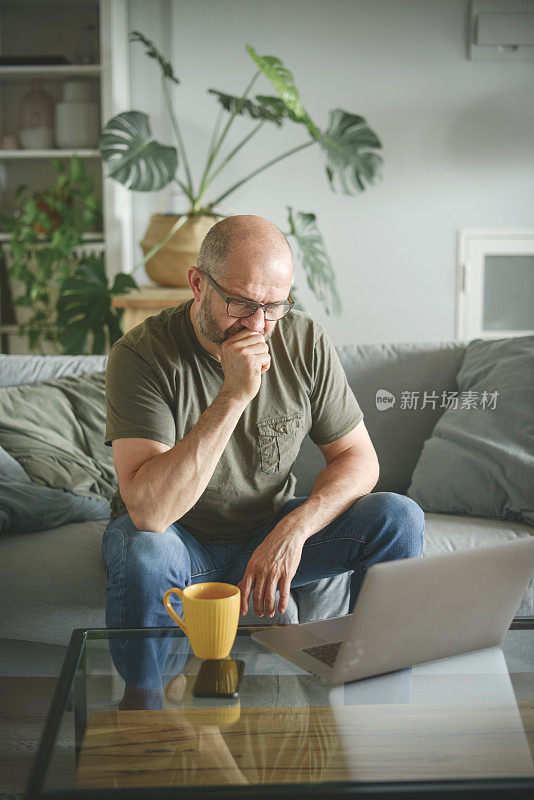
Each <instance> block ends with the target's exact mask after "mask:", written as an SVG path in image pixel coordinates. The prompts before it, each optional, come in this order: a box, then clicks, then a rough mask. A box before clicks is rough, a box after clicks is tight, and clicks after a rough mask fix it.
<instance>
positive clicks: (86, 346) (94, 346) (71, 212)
mask: <svg viewBox="0 0 534 800" xmlns="http://www.w3.org/2000/svg"><path fill="white" fill-rule="evenodd" d="M52 165H53V167H54V169H55V171H56V180H55V183H54V185H53V186H49V187H47V188H46V189H44V190H43V191H41V192H32V191H30V190H29V188H28V187H27V186H26V185H23V186H20V187H19V188H18V190H17V194H16V198H15V203H16V206H17V210H16V212H15V213H14V214H13V215H12V216H9V215H7V214H1V215H0V224H2V225H3V226H4V227H5V228H6V229H7V230H8V231H10V232H11V238H10V241H9V256H8V271H9V274H10V276H11V277H12V278H13V279H14V281H15V282H16V283H15V285H16V286H17V287H18V292H15V293H14V300H13V302H14V303H15V305H17V306H21V307H24V308H27V309H28V312H29V313H28V314H27V319H26V320H25V321H24V322H22V323H21V324H20V325H19V335H21V336H24V337H26V338H27V342H28V347H29V349H30V350H31V351H34V350H37V351H40V352H43V351H44V344H45V342H48V343H50V344H52V345H53V347H54V349H56V350H57V352H58V353H74V352H79V353H85V352H93V353H101V352H104V349H102V348H103V347H105V346H108V345H110V344H112V343H113V341H115V339H116V338H118V337H117V333H118V332H119V335H120V319H121V314H120V313H119V312H118V311H117V310H115V309H112V308H111V307H110V306H109V315H111V316H109V315H108V316H107V317H106V321H105V324H104V330H103V331H102V332H98V331H96V329H95V328H94V325H93V321H94V313H95V312H94V308H93V305H92V304H93V302H94V301H95V299H96V298H95V296H94V287H95V282H96V284H98V285H99V287H100V295H99V301H98V302H99V307H100V306H101V304H102V303H103V302H104V299H103V298H104V288H103V286H102V280H104V284H105V287H106V288H105V292H106V293H107V298H108V300H110V298H111V297H112V295H113V294H118V293H122V292H124V291H127V290H129V288H131V287H135V286H136V283H135V281H134V280H133V278H131V276H129V275H122V277H121V276H117V278H116V279H115V283H114V284H113V287H111V288H109V289H108V288H107V279H106V278H105V267H104V260H103V256H101V255H88V253H87V252H85V251H84V247H85V248H86V249H87V247H88V243H87V242H85V241H84V234H85V233H91V232H97V231H99V230H100V229H101V227H102V212H101V208H100V203H99V201H98V198H97V197H96V195H95V193H94V190H93V182H92V180H91V178H89V177H88V176H87V175H86V172H85V168H84V165H83V162H82V160H81V159H80V158H78V157H77V156H72V158H71V159H70V162H69V163H68V164H67V165H65V164H64V163H63V162H61V161H59V160H58V159H53V160H52ZM71 279H76V280H77V281H78V286H79V287H80V285H81V283H84V285H85V286H86V287H89V288H91V290H92V291H93V294H91V292H87V293H83V292H82V293H81V296H80V302H79V305H78V316H77V319H76V321H77V323H78V325H77V330H78V331H80V330H81V328H82V321H84V320H85V322H84V324H85V325H86V326H87V327H88V330H91V331H93V332H92V335H91V336H90V337H89V336H87V335H85V336H84V337H83V341H82V338H80V337H79V338H78V339H74V338H73V336H72V329H69V333H68V334H67V333H66V332H65V325H66V324H67V319H66V317H65V312H64V310H63V311H62V313H59V311H58V309H59V305H60V304H61V301H62V296H63V293H64V292H66V291H68V286H69V283H68V282H69V280H71ZM82 297H83V298H84V301H83V302H82ZM83 303H85V304H83ZM108 305H109V304H108ZM62 308H63V307H62ZM111 317H113V320H112V319H111ZM103 337H104V339H103ZM104 340H105V342H106V345H103V341H104ZM76 347H79V349H78V350H76Z"/></svg>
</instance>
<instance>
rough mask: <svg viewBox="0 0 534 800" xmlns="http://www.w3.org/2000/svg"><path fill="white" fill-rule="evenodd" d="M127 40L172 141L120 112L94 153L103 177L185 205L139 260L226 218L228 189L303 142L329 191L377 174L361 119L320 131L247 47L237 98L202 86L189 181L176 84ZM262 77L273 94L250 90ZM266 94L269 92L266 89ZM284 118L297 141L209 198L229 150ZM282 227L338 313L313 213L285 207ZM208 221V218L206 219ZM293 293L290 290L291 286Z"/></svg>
mask: <svg viewBox="0 0 534 800" xmlns="http://www.w3.org/2000/svg"><path fill="white" fill-rule="evenodd" d="M130 41H133V42H139V43H141V44H142V45H144V47H145V50H146V55H147V56H148V57H150V58H152V59H154V60H155V61H156V62H157V63H158V65H159V67H160V69H161V87H162V92H163V97H164V100H165V104H166V107H167V110H168V113H169V115H170V120H171V124H172V129H173V132H174V135H175V138H176V146H172V145H165V144H161V143H160V142H158V141H156V140H155V139H154V138H153V136H152V131H151V127H150V121H149V118H148V116H147V115H146V114H145V113H143V112H142V111H126V112H124V113H121V114H118V115H117V116H115V117H113V118H112V119H110V120H109V121H108V123H107V125H106V126H105V129H104V131H103V134H102V137H101V140H100V150H101V153H102V156H103V159H104V161H105V162H106V163H107V167H108V173H107V174H108V176H109V177H111V178H113V179H114V180H117V181H119V182H120V183H121V184H123V185H124V186H126V187H127V188H128V189H131V190H132V191H138V192H150V191H155V190H159V189H163V188H164V187H167V186H169V185H170V184H175V185H176V186H177V187H179V189H180V190H181V192H182V193H183V194H184V195H185V197H186V198H187V201H188V206H189V207H188V209H187V211H186V212H185V213H183V214H182V215H181V216H179V217H178V218H177V219H176V218H175V220H176V221H175V222H174V224H172V225H171V226H170V228H169V230H168V231H167V232H166V233H165V235H164V236H163V237H162V238H161V239H160V240H159V241H157V243H156V244H154V246H152V247H150V248H149V249H148V250H146V249H145V257H144V259H143V261H142V262H141V264H143V263H145V262H147V261H149V260H150V259H151V258H153V256H155V254H156V253H157V251H158V250H159V249H160V248H161V247H163V246H164V245H166V244H167V242H169V241H170V240H171V239H172V238H173V237H175V236H176V235H177V231H178V230H179V229H180V228H182V227H183V226H185V225H186V224H188V223H191V222H193V221H194V220H195V219H197V218H201V217H204V218H208V220H209V223H208V224H209V225H211V224H214V222H215V221H216V220H217V219H219V218H220V217H222V216H226V213H225V210H224V209H223V207H222V206H221V204H222V203H223V201H225V200H226V199H227V198H228V197H229V196H230V195H231V194H232V193H233V192H235V191H236V190H237V189H239V188H240V187H241V186H243V184H244V183H246V182H247V181H250V180H252V179H253V178H255V177H256V176H257V175H259V174H260V173H262V172H263V171H264V170H266V169H268V168H269V167H271V166H273V164H277V163H279V162H280V161H282V160H283V159H286V158H289V157H290V156H293V155H295V154H296V153H298V152H300V151H302V150H305V149H307V148H309V147H315V148H316V149H317V150H319V151H320V153H321V155H322V158H323V160H324V168H325V172H326V177H327V180H328V184H329V186H330V188H331V189H332V190H333V191H341V192H342V193H343V194H346V195H355V194H357V193H359V192H362V191H364V190H365V189H366V188H367V187H368V186H369V185H371V184H373V183H374V182H376V180H377V179H378V177H379V172H380V167H381V164H382V156H381V154H380V150H381V146H382V145H381V143H380V140H379V139H378V136H377V135H376V133H375V132H374V131H373V130H372V129H371V128H370V127H369V125H368V124H367V122H366V120H365V119H364V118H363V117H361V116H359V115H357V114H352V113H350V112H348V111H344V110H342V109H339V108H337V109H334V110H333V111H331V112H330V119H329V123H328V126H327V127H326V129H324V130H323V129H321V128H320V127H319V125H317V124H316V123H315V122H314V121H313V120H312V119H311V117H310V115H309V114H308V112H307V111H306V109H305V108H304V105H303V103H302V101H301V98H300V95H299V92H298V90H297V88H296V86H295V81H294V78H293V75H292V73H291V72H290V71H289V70H288V69H287V67H285V66H284V64H283V63H282V61H281V60H280V59H279V58H277V57H275V56H269V55H259V54H258V53H257V52H256V51H255V50H254V48H253V47H251V46H250V45H247V48H246V50H247V53H248V55H249V56H250V58H251V59H252V61H253V63H254V65H255V67H256V70H255V72H254V74H253V76H252V78H251V80H250V81H249V83H248V85H247V86H246V88H245V90H244V92H243V94H242V95H241V96H240V97H236V96H234V95H231V94H227V93H225V92H221V91H218V90H216V89H208V92H210V93H211V94H212V95H213V96H214V98H215V99H216V100H217V102H218V103H219V106H220V108H219V114H218V116H217V119H216V121H215V125H214V129H213V133H212V136H211V140H210V142H209V145H208V150H207V156H206V162H205V165H204V168H203V171H202V173H201V175H200V177H199V179H198V180H197V181H196V182H195V181H194V179H193V173H192V169H191V165H190V163H189V160H188V157H187V152H186V148H185V144H184V140H183V137H182V134H181V131H180V125H179V121H178V115H177V113H176V112H175V109H174V108H173V104H172V102H171V93H170V87H171V86H172V85H173V84H174V85H175V86H177V85H179V83H180V81H179V79H178V77H177V76H176V74H175V72H174V69H173V67H172V65H171V64H170V62H169V61H168V60H167V59H165V58H164V57H163V55H162V54H161V53H160V52H159V51H158V50H157V48H156V47H155V45H154V43H153V42H151V41H150V40H148V39H147V38H146V37H145V36H143V35H142V34H141V33H139V32H138V31H134V32H133V33H131V35H130ZM260 77H263V78H266V79H267V80H268V81H269V83H270V85H271V87H272V88H274V90H275V91H276V95H272V94H255V95H254V97H252V96H251V93H252V89H253V87H254V85H255V84H256V82H257V80H258V79H259V78H260ZM271 91H272V89H271ZM238 116H241V117H247V118H248V119H249V120H250V121H251V129H250V130H249V132H248V133H247V134H246V136H244V138H242V139H241V140H240V141H239V142H238V143H237V144H235V145H234V146H233V147H229V148H228V149H227V151H223V145H224V144H225V142H226V141H227V136H228V133H229V131H230V128H231V127H232V124H233V122H234V121H235V119H236V117H238ZM285 123H293V124H295V125H298V126H300V128H301V130H302V133H303V137H304V141H303V142H302V143H301V144H298V145H297V146H296V147H291V148H290V149H289V150H286V151H285V152H282V153H281V154H279V155H276V156H274V157H273V158H271V159H269V160H268V161H267V162H266V163H262V164H260V165H259V166H258V167H257V168H256V169H254V170H253V171H252V172H250V173H249V174H247V175H245V176H244V177H240V178H238V179H236V177H235V176H234V178H233V180H232V181H229V184H230V185H229V186H228V188H226V189H225V190H224V191H222V192H220V193H218V194H217V195H216V196H215V197H212V196H210V188H211V187H212V184H213V182H214V180H215V179H216V178H217V177H218V176H219V175H220V174H221V173H222V172H223V170H226V171H227V173H228V174H230V170H229V165H230V164H231V163H232V159H234V158H235V156H236V154H237V153H238V152H239V151H240V150H241V148H242V147H244V146H245V145H246V144H247V143H248V142H249V141H250V140H251V139H252V138H253V137H254V136H255V135H257V133H258V132H259V131H260V130H261V129H262V128H263V127H264V126H265V125H274V126H276V127H277V128H282V126H283V125H284V124H285ZM287 210H288V229H287V230H286V231H285V233H286V235H287V236H288V237H289V238H290V240H291V241H292V243H293V244H294V245H296V249H297V254H298V260H299V261H300V264H301V266H302V267H303V270H304V273H305V276H306V279H307V282H308V284H309V286H310V289H311V290H312V292H313V293H314V294H315V296H316V297H317V299H318V300H319V301H320V302H322V303H323V305H324V308H325V310H326V312H327V313H334V314H339V312H340V309H341V301H340V297H339V293H338V290H337V287H336V281H335V274H334V270H333V267H332V264H331V261H330V259H329V257H328V254H327V250H326V247H325V244H324V241H323V238H322V236H321V233H320V231H319V227H318V224H317V217H316V215H315V213H313V212H311V211H307V212H303V211H297V210H294V209H293V208H291V207H290V206H288V207H287ZM210 218H211V219H210ZM292 291H293V290H292Z"/></svg>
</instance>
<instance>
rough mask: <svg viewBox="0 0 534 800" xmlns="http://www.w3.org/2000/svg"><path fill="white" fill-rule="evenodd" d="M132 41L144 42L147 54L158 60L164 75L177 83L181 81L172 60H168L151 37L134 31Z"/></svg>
mask: <svg viewBox="0 0 534 800" xmlns="http://www.w3.org/2000/svg"><path fill="white" fill-rule="evenodd" d="M130 41H131V42H141V44H144V46H145V48H146V54H147V56H149V57H150V58H154V59H155V60H156V61H157V62H158V64H159V65H160V67H161V71H162V73H163V77H164V78H168V79H169V80H171V81H173V82H174V83H176V84H179V83H180V81H179V80H178V78H177V77H176V75H175V74H174V70H173V68H172V64H171V62H170V61H167V59H166V58H164V57H163V56H162V55H161V53H160V52H159V50H158V49H157V47H156V45H155V44H154V42H151V41H150V39H147V38H146V36H143V34H142V33H139V31H132V32H131V33H130Z"/></svg>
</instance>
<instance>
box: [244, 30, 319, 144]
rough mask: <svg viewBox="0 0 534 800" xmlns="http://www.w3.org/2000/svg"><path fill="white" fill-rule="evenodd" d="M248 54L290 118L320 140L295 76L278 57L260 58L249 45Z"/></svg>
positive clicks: (317, 129)
mask: <svg viewBox="0 0 534 800" xmlns="http://www.w3.org/2000/svg"><path fill="white" fill-rule="evenodd" d="M247 53H248V54H249V56H250V57H251V59H252V60H253V61H254V63H255V64H256V66H257V67H258V69H259V70H260V71H261V72H263V74H264V75H265V77H266V78H268V79H269V80H270V81H271V83H272V85H273V86H274V88H275V89H276V91H277V92H278V94H279V95H280V97H281V99H282V101H283V103H284V105H285V106H287V108H288V110H289V111H290V112H291V114H290V115H288V116H290V117H291V119H292V120H293V121H294V122H300V123H302V124H303V125H306V127H307V128H308V130H309V132H310V133H311V135H312V136H313V138H314V139H319V137H320V135H321V132H320V130H319V128H318V127H317V126H316V125H315V124H314V123H313V122H312V120H311V119H310V117H309V115H308V113H307V111H306V109H305V108H304V106H303V105H302V100H301V99H300V95H299V93H298V90H297V87H296V86H295V79H294V77H293V74H292V73H291V72H290V71H289V70H288V69H287V67H286V66H284V64H283V63H282V61H281V60H280V59H279V58H277V57H276V56H260V55H258V53H256V51H255V50H254V48H253V47H251V46H250V45H249V44H247Z"/></svg>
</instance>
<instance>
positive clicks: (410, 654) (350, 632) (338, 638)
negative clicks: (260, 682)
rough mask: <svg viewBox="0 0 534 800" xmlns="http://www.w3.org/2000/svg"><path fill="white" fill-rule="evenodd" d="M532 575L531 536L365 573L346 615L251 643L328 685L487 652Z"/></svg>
mask: <svg viewBox="0 0 534 800" xmlns="http://www.w3.org/2000/svg"><path fill="white" fill-rule="evenodd" d="M533 573H534V536H527V537H524V538H521V539H515V540H514V541H511V542H505V543H501V544H496V545H492V546H488V547H476V548H473V549H471V550H455V551H453V552H451V553H444V554H440V555H434V556H425V557H424V558H409V559H403V560H400V561H387V562H382V563H379V564H375V565H373V566H372V567H369V569H368V570H367V574H366V575H365V578H364V580H363V583H362V586H361V589H360V592H359V594H358V598H357V601H356V604H355V606H354V609H353V612H352V614H348V615H347V616H344V617H336V618H334V619H327V620H321V621H319V622H307V623H303V624H298V625H282V626H279V627H272V628H267V629H265V630H262V631H256V632H255V633H253V634H252V638H253V639H254V640H255V641H256V642H259V643H260V644H262V645H264V646H265V647H267V648H269V649H270V650H273V651H274V652H275V653H278V654H279V655H281V656H283V657H284V658H287V659H288V660H289V661H292V662H293V663H294V664H297V665H298V666H299V667H302V668H303V669H305V670H308V672H312V673H313V674H315V675H317V677H319V678H321V679H322V680H324V681H325V682H326V683H328V684H331V685H334V686H335V685H339V684H341V683H347V682H348V681H355V680H360V679H362V678H369V677H372V676H375V675H383V674H385V673H387V672H392V671H395V670H399V669H402V668H403V667H409V666H412V665H414V664H421V663H424V662H427V661H433V660H435V659H440V658H448V657H449V656H454V655H458V654H460V653H467V652H470V651H472V650H479V649H481V648H486V647H493V646H494V645H497V644H500V642H502V640H503V639H504V637H505V635H506V632H507V631H508V628H509V627H510V623H511V622H512V619H513V617H514V614H515V612H516V610H517V609H518V607H519V605H520V603H521V598H522V597H523V594H524V592H525V589H526V587H527V584H528V581H529V578H530V576H531V575H532V574H533Z"/></svg>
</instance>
